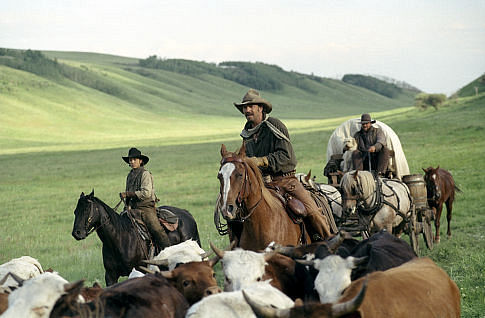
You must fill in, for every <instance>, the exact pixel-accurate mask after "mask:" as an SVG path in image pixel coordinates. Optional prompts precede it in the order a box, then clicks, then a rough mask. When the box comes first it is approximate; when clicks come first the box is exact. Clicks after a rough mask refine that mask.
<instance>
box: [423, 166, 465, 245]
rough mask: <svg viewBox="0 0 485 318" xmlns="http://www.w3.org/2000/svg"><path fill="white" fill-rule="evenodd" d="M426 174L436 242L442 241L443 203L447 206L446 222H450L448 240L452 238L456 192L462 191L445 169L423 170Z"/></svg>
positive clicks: (431, 168) (429, 168)
mask: <svg viewBox="0 0 485 318" xmlns="http://www.w3.org/2000/svg"><path fill="white" fill-rule="evenodd" d="M423 171H424V173H425V175H424V181H425V182H426V192H427V196H428V205H429V207H430V208H432V209H433V212H434V216H435V217H434V226H435V229H436V235H435V237H434V240H435V242H439V241H440V218H441V211H442V210H443V203H445V204H446V220H447V221H448V231H447V232H446V234H447V235H448V238H450V237H451V228H450V222H451V211H452V210H453V201H454V200H455V190H456V191H458V192H461V190H460V189H459V188H458V187H457V186H456V185H455V181H454V180H453V177H452V176H451V173H449V172H448V171H447V170H445V169H441V168H440V166H438V167H436V169H434V168H433V167H428V168H427V169H424V168H423Z"/></svg>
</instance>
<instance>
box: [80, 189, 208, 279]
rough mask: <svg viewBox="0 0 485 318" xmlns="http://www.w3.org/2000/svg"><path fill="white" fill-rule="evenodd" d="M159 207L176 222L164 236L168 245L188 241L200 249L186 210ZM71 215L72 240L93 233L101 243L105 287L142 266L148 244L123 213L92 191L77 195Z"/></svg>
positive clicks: (196, 233) (191, 217)
mask: <svg viewBox="0 0 485 318" xmlns="http://www.w3.org/2000/svg"><path fill="white" fill-rule="evenodd" d="M163 208H164V209H168V210H170V211H171V212H173V213H174V214H175V215H176V216H177V217H178V219H179V221H178V227H177V229H176V230H175V231H172V232H168V233H167V234H168V237H169V239H170V243H171V245H174V244H178V243H180V242H183V241H186V240H189V239H192V240H194V241H196V242H197V243H198V244H199V246H200V239H199V232H198V230H197V223H196V222H195V219H194V218H193V216H192V215H191V214H190V213H189V211H187V210H183V209H179V208H176V207H171V206H163ZM74 216H75V218H74V226H73V228H72V236H73V237H74V238H75V239H76V240H83V239H85V238H86V237H87V236H88V235H89V234H91V233H92V232H93V231H96V232H97V233H98V236H99V238H100V240H101V242H103V264H104V269H105V271H106V273H105V280H106V286H110V285H112V284H114V283H117V282H118V278H119V277H120V276H127V275H129V274H130V272H131V270H132V269H133V268H134V267H138V266H139V265H144V264H143V263H142V262H141V261H142V260H144V259H148V255H149V253H148V251H149V244H150V242H149V241H146V240H143V239H142V237H141V235H140V234H139V232H138V230H137V229H136V228H135V227H134V225H133V223H132V221H131V220H130V218H129V217H128V216H127V214H126V213H122V214H121V215H120V214H118V213H116V212H115V211H114V210H113V209H112V208H110V207H109V206H108V205H107V204H105V203H104V202H103V201H101V200H100V199H98V198H96V197H95V196H94V190H93V191H92V192H91V193H90V194H89V195H84V192H83V193H81V196H80V198H79V200H78V202H77V206H76V209H75V210H74Z"/></svg>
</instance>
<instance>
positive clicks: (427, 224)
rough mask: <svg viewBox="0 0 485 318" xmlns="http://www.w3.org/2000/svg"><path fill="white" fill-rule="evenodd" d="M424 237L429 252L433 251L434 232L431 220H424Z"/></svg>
mask: <svg viewBox="0 0 485 318" xmlns="http://www.w3.org/2000/svg"><path fill="white" fill-rule="evenodd" d="M423 237H424V243H426V247H427V248H428V249H429V250H432V249H433V230H432V228H431V220H430V219H429V218H423Z"/></svg>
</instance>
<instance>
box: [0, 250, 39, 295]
mask: <svg viewBox="0 0 485 318" xmlns="http://www.w3.org/2000/svg"><path fill="white" fill-rule="evenodd" d="M43 272H44V270H43V269H42V266H41V265H40V263H39V261H38V260H36V259H35V258H33V257H30V256H22V257H19V258H14V259H11V260H10V261H8V262H7V263H4V264H2V265H0V281H1V280H2V279H3V278H4V277H5V275H7V274H8V273H13V274H15V275H17V276H18V277H19V278H21V279H23V280H27V279H30V278H33V277H36V276H39V275H40V274H42V273H43ZM1 286H2V287H6V286H18V283H17V281H16V280H14V279H13V278H12V277H10V276H9V277H8V278H7V279H6V280H5V282H3V284H1Z"/></svg>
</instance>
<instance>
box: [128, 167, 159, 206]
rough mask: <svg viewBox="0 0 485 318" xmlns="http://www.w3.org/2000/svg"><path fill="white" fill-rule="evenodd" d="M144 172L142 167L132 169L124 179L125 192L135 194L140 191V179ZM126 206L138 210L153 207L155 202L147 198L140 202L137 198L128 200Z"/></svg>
mask: <svg viewBox="0 0 485 318" xmlns="http://www.w3.org/2000/svg"><path fill="white" fill-rule="evenodd" d="M145 171H146V170H145V169H144V168H143V167H140V168H138V169H132V170H131V171H130V173H129V174H128V176H127V177H126V191H130V192H135V191H140V190H141V179H142V177H143V173H144V172H145ZM128 204H129V205H130V207H131V208H132V209H139V208H144V207H155V200H154V199H153V198H147V199H145V200H140V199H139V198H137V197H136V198H130V200H129V202H128Z"/></svg>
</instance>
